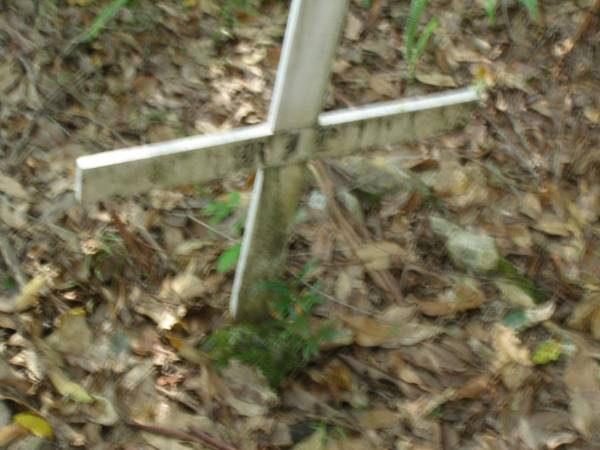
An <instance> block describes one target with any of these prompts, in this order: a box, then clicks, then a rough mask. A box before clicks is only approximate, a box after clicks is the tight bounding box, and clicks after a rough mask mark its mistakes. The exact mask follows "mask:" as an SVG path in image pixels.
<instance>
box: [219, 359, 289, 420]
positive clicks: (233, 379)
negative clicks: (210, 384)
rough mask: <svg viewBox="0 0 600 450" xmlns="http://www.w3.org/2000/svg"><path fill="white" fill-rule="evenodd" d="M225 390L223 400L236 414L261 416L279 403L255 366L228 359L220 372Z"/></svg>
mask: <svg viewBox="0 0 600 450" xmlns="http://www.w3.org/2000/svg"><path fill="white" fill-rule="evenodd" d="M222 375H223V381H225V382H226V383H227V391H226V392H224V393H223V395H224V397H225V398H224V400H225V402H226V403H227V404H228V405H229V406H231V407H232V408H233V409H234V410H235V411H236V412H237V413H238V414H240V415H242V416H246V417H254V416H262V415H265V414H267V413H268V412H269V410H270V409H271V408H272V407H274V406H275V405H277V403H279V398H278V397H277V394H276V393H275V392H274V391H273V389H271V387H270V386H269V383H268V382H267V379H266V378H265V376H264V375H263V374H262V373H261V372H260V371H259V370H258V369H257V368H255V367H249V366H246V365H244V364H242V363H240V362H239V361H236V360H230V361H229V363H228V365H227V367H225V368H224V369H223V372H222Z"/></svg>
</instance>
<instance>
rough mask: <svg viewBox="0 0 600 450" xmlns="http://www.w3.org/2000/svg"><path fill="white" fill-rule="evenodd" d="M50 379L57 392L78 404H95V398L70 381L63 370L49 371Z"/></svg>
mask: <svg viewBox="0 0 600 450" xmlns="http://www.w3.org/2000/svg"><path fill="white" fill-rule="evenodd" d="M48 377H49V378H50V381H51V382H52V384H53V385H54V388H55V389H56V391H57V392H58V393H59V394H60V395H62V396H63V397H67V398H69V399H71V400H74V401H76V402H77V403H93V402H94V397H92V396H91V395H90V394H88V393H87V391H86V390H85V389H84V388H83V387H81V385H79V384H77V383H75V382H74V381H72V380H70V379H69V378H68V377H67V376H66V375H65V374H64V373H63V372H62V370H60V369H58V368H53V369H50V370H49V371H48Z"/></svg>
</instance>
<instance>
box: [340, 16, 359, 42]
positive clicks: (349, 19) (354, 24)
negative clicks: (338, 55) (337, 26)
mask: <svg viewBox="0 0 600 450" xmlns="http://www.w3.org/2000/svg"><path fill="white" fill-rule="evenodd" d="M362 30H363V23H362V21H361V20H360V19H359V18H358V17H356V16H355V15H354V14H352V13H348V15H347V16H346V30H345V31H344V36H345V37H346V39H350V40H351V41H357V40H358V39H360V35H361V33H362Z"/></svg>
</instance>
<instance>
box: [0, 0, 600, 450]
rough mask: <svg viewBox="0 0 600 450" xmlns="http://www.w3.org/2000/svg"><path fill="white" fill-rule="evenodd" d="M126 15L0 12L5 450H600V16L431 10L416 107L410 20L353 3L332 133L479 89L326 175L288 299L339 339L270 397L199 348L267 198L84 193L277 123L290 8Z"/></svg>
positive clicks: (46, 5) (397, 4) (549, 0)
mask: <svg viewBox="0 0 600 450" xmlns="http://www.w3.org/2000/svg"><path fill="white" fill-rule="evenodd" d="M109 3H110V2H108V1H91V0H87V1H86V0H79V1H77V0H69V1H60V0H39V1H34V0H4V1H0V152H1V159H0V251H1V252H0V253H1V258H0V278H1V281H2V285H1V286H0V380H1V382H0V447H1V448H7V449H11V450H15V449H55V448H56V449H59V448H71V447H73V448H86V449H94V450H100V449H128V450H133V449H164V450H178V449H190V448H194V449H220V450H232V449H240V450H241V449H249V450H250V449H279V448H282V449H287V448H291V449H294V450H312V449H327V450H334V449H340V450H341V449H344V450H347V449H348V450H352V449H393V450H434V449H436V450H437V449H444V450H446V449H448V450H449V449H489V450H491V449H511V450H512V449H582V450H583V449H590V450H591V449H597V448H600V414H598V413H597V412H598V411H600V370H599V366H598V358H600V347H599V346H598V340H599V339H600V222H599V221H598V219H599V215H600V177H599V175H600V174H599V168H600V165H599V164H598V163H599V162H600V84H599V81H600V64H599V62H600V58H599V55H600V31H599V28H598V20H597V19H598V14H599V12H598V11H599V10H600V2H599V1H597V0H546V1H544V2H540V4H539V17H537V19H536V20H534V18H533V17H532V15H531V13H530V12H528V10H527V9H526V8H525V7H524V6H523V3H528V4H531V2H516V1H511V0H506V1H504V0H503V1H501V2H498V6H497V8H496V12H495V22H494V23H491V17H490V15H489V14H486V9H485V5H486V2H484V1H478V0H431V1H430V2H429V4H428V5H427V7H426V10H425V14H424V17H423V19H422V20H421V22H420V27H419V29H421V30H422V29H423V28H424V26H425V24H426V23H427V21H428V20H429V19H431V18H436V19H437V21H438V26H437V28H436V29H435V31H434V33H433V37H432V38H431V41H430V42H429V44H428V45H427V47H426V49H425V51H424V53H423V55H422V57H421V58H420V59H419V61H418V65H417V72H416V77H415V78H416V79H415V80H410V79H409V77H408V71H407V63H406V61H405V60H404V58H403V30H404V27H405V23H406V18H407V15H408V11H409V3H410V2H408V1H400V0H372V1H366V2H365V1H362V0H361V1H359V0H354V1H352V2H351V8H350V14H349V17H348V19H347V23H346V27H345V31H344V34H343V38H342V41H341V44H340V48H339V50H338V54H337V57H336V59H335V62H334V66H333V74H332V80H331V83H330V86H329V89H328V92H327V97H326V100H325V109H327V110H331V109H339V108H348V107H353V106H356V105H363V104H368V103H372V102H377V101H384V100H391V99H397V98H401V97H407V96H411V95H418V94H424V93H431V92H439V91H442V90H444V89H449V88H454V87H463V86H468V85H471V84H474V83H478V84H483V83H485V84H486V85H487V86H488V89H487V91H486V93H485V96H484V99H483V100H482V101H481V102H480V104H478V105H476V106H475V107H474V109H473V117H472V120H471V121H470V122H469V123H468V125H467V126H466V127H464V128H463V129H461V130H458V131H454V132H452V133H449V134H447V135H445V136H442V137H440V138H438V139H432V140H429V141H428V142H421V143H418V144H417V145H412V146H405V147H402V148H400V147H390V148H382V149H379V150H378V151H376V152H375V153H374V154H372V155H365V156H364V157H353V158H348V159H345V160H342V161H331V162H327V163H326V164H322V165H320V164H314V165H313V166H312V169H313V170H312V173H313V177H312V179H311V182H310V186H309V187H308V188H307V192H306V197H305V201H304V202H303V204H302V206H301V208H300V210H299V213H298V220H297V224H296V226H295V228H294V235H293V237H292V240H291V242H290V254H289V261H288V265H287V269H286V271H285V273H284V274H283V275H282V280H283V281H284V282H285V283H287V284H288V285H290V286H295V287H294V289H296V291H294V292H296V294H297V295H300V296H302V295H304V293H306V292H309V291H310V292H314V293H316V294H317V295H318V296H319V297H320V299H321V300H322V301H321V302H320V303H319V304H318V306H316V308H315V309H314V310H313V311H312V313H313V315H312V317H311V319H310V327H312V328H315V327H317V328H318V327H319V325H320V324H323V323H326V322H327V323H333V324H334V326H335V330H336V333H335V334H334V337H331V338H330V339H327V340H322V341H318V342H317V344H316V345H317V348H318V349H319V350H320V351H319V352H318V354H316V353H317V352H313V353H312V354H311V355H312V356H311V358H310V361H308V362H307V363H306V364H303V365H302V367H299V368H297V369H295V370H293V373H292V374H291V375H289V376H287V377H285V379H284V380H283V381H282V382H281V383H280V384H279V386H278V387H276V388H274V387H273V386H272V385H270V384H269V383H268V381H267V379H266V378H265V376H264V375H263V374H262V373H261V372H260V371H258V370H257V369H256V368H255V367H252V366H249V365H245V364H242V363H240V362H239V361H237V360H231V361H229V363H228V364H227V365H226V366H224V367H216V366H215V364H214V363H213V362H212V361H211V360H210V358H209V357H208V356H207V354H206V353H205V352H204V351H202V347H201V344H202V342H204V340H205V339H206V337H207V336H210V335H212V334H213V333H214V332H215V331H216V330H222V329H224V327H226V326H227V325H228V324H229V322H230V321H229V318H228V312H227V309H228V308H227V302H228V298H229V295H230V292H231V282H232V278H233V263H232V262H231V261H229V260H228V259H227V258H230V257H231V254H232V253H231V250H232V249H234V248H235V246H236V245H238V244H239V242H240V239H241V231H242V228H243V219H244V216H245V212H246V208H247V204H248V200H249V196H250V192H251V187H252V181H253V179H252V174H232V175H231V177H229V178H228V179H226V180H222V181H221V182H218V183H214V184H212V185H210V186H197V185H193V186H183V187H181V188H178V189H173V190H154V191H152V192H150V193H148V194H146V195H139V196H136V197H135V198H124V199H114V200H111V201H107V202H102V203H99V204H96V205H92V206H87V207H86V208H83V207H82V206H80V205H78V204H77V202H76V201H75V197H74V193H73V187H74V161H75V159H76V158H77V157H78V156H81V155H85V154H90V153H95V152H100V151H105V150H111V149H115V148H122V147H128V146H132V145H136V144H140V143H150V142H158V141H163V140H167V139H173V138H177V137H183V136H190V135H194V134H200V133H208V132H213V131H217V130H224V129H228V128H233V127H237V126H241V125H247V124H254V123H259V122H261V121H263V120H264V119H265V116H266V111H267V108H268V105H269V100H270V96H271V89H272V85H273V81H274V77H275V72H276V69H277V63H278V59H279V51H280V45H281V40H282V37H283V31H284V26H285V22H286V13H287V2H280V1H275V0H273V1H264V2H262V4H260V5H259V4H258V2H250V3H252V4H253V5H254V6H256V11H254V12H249V11H246V12H240V11H233V10H232V11H230V12H228V10H227V8H226V6H225V5H226V2H219V1H216V0H181V1H178V0H168V1H167V0H165V1H160V0H156V1H149V0H138V1H134V2H130V3H129V4H128V5H126V6H124V7H122V8H121V9H120V10H119V11H118V13H117V14H116V15H115V17H114V18H112V20H110V21H108V22H107V24H106V26H105V27H104V28H102V29H97V28H95V26H96V25H97V21H96V19H97V17H98V14H99V13H101V11H103V7H104V6H106V5H107V4H109ZM234 3H235V2H234V1H233V0H232V1H231V4H234ZM488 3H489V2H488ZM348 230H351V231H350V232H348ZM352 230H353V231H352ZM356 236H358V238H356ZM228 251H229V252H230V253H229V256H227V252H228ZM234 253H235V252H234ZM224 255H225V256H224ZM233 258H235V257H233ZM307 264H310V265H309V266H307ZM306 267H310V269H309V270H308V271H306V270H304V269H305V268H306ZM304 272H306V273H304ZM301 274H302V275H301ZM299 280H300V281H299ZM311 286H312V290H310V289H309V287H311ZM296 294H295V295H296ZM328 321H333V322H328Z"/></svg>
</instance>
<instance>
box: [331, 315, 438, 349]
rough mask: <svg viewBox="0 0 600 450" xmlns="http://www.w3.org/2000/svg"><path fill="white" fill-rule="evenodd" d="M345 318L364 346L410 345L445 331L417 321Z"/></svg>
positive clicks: (359, 317)
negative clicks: (383, 321)
mask: <svg viewBox="0 0 600 450" xmlns="http://www.w3.org/2000/svg"><path fill="white" fill-rule="evenodd" d="M343 320H344V321H345V322H346V323H347V324H348V326H349V327H350V328H351V329H352V331H354V338H355V342H356V343H357V344H358V345H360V346H362V347H384V348H396V347H401V346H410V345H415V344H418V343H419V342H423V341H425V340H427V339H431V338H432V337H435V336H437V335H439V334H441V333H443V332H444V329H443V328H441V327H438V326H435V325H429V324H424V323H419V322H416V321H411V322H407V323H405V324H403V325H388V324H385V323H382V322H381V321H378V320H375V319H372V318H370V317H367V316H356V317H346V318H343Z"/></svg>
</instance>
